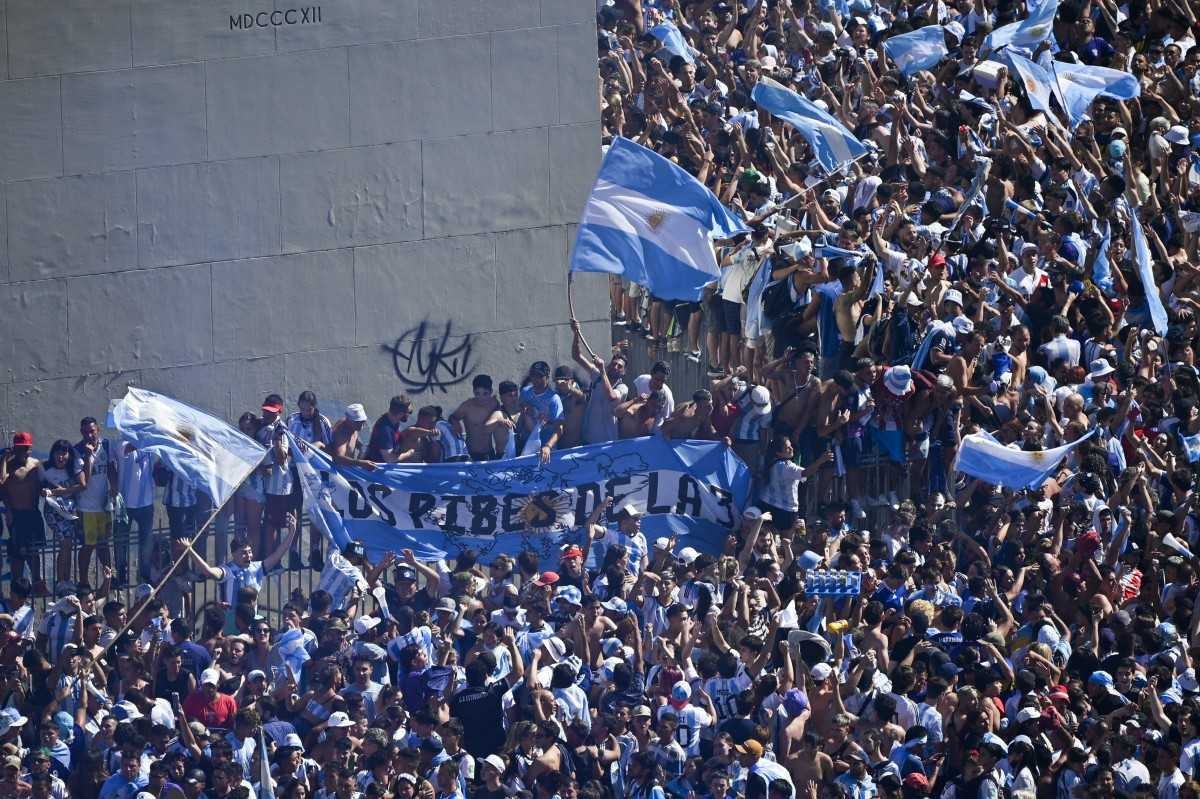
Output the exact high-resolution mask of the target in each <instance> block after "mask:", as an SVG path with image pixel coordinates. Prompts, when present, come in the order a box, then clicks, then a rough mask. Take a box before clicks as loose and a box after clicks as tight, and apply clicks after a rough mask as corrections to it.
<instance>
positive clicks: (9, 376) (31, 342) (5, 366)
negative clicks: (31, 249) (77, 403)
mask: <svg viewBox="0 0 1200 799" xmlns="http://www.w3.org/2000/svg"><path fill="white" fill-rule="evenodd" d="M0 302H3V304H4V308H5V309H6V312H5V313H4V314H0V364H2V366H0V382H5V383H9V382H14V381H27V380H35V379H39V378H46V377H58V376H60V375H64V374H69V373H70V370H69V368H68V366H67V336H68V330H67V284H66V281H63V280H38V281H36V282H33V283H20V284H15V285H8V286H4V287H2V288H0Z"/></svg>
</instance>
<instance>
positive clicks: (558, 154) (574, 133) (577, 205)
mask: <svg viewBox="0 0 1200 799" xmlns="http://www.w3.org/2000/svg"><path fill="white" fill-rule="evenodd" d="M549 135H550V221H551V222H554V223H566V224H576V223H577V222H579V219H580V217H581V216H582V215H583V205H584V203H585V202H586V201H587V197H588V194H590V193H591V191H592V184H593V183H595V182H596V170H598V169H599V168H600V148H599V147H597V146H596V142H598V141H600V126H599V125H598V124H595V123H590V124H585V125H560V126H556V127H552V128H550V131H549Z"/></svg>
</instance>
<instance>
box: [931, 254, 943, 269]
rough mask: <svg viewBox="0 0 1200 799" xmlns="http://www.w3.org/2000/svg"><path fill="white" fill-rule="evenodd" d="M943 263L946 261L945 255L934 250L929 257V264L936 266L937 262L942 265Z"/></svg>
mask: <svg viewBox="0 0 1200 799" xmlns="http://www.w3.org/2000/svg"><path fill="white" fill-rule="evenodd" d="M945 263H946V256H944V255H942V254H941V253H940V252H935V253H934V254H933V257H932V258H930V259H929V265H930V266H937V265H938V264H943V265H944V264H945Z"/></svg>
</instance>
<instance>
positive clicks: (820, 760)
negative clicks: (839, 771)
mask: <svg viewBox="0 0 1200 799" xmlns="http://www.w3.org/2000/svg"><path fill="white" fill-rule="evenodd" d="M787 731H788V734H789V736H790V735H791V732H792V728H791V725H788V730H787ZM789 743H790V745H791V746H792V747H794V749H793V753H792V755H791V756H790V757H785V758H783V765H784V766H786V767H787V770H788V772H789V773H790V774H791V775H792V784H793V785H808V784H809V783H810V782H815V783H817V784H818V785H822V784H824V783H825V782H827V781H828V780H831V779H833V758H832V757H830V756H829V755H827V754H825V753H824V752H822V751H821V738H820V736H819V735H817V734H816V733H815V732H805V733H801V735H800V737H799V739H797V740H795V741H789Z"/></svg>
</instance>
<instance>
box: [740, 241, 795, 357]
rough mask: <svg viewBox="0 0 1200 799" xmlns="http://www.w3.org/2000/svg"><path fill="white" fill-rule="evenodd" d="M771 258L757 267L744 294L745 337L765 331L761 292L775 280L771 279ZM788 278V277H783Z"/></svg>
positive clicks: (750, 337) (752, 337) (754, 336)
mask: <svg viewBox="0 0 1200 799" xmlns="http://www.w3.org/2000/svg"><path fill="white" fill-rule="evenodd" d="M771 271H772V266H771V259H770V258H767V259H766V260H764V261H763V262H762V263H761V264H760V265H759V267H758V271H757V272H755V273H754V279H753V280H751V281H750V291H749V293H748V294H747V295H746V323H745V325H744V328H743V330H744V332H745V334H746V338H747V339H756V338H758V337H759V336H762V335H763V334H764V333H766V330H767V324H766V320H765V319H764V317H763V292H764V291H766V290H767V286H770V285H773V284H774V283H775V282H777V281H772V280H771ZM783 279H784V280H788V279H789V278H786V277H785V278H783Z"/></svg>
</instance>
